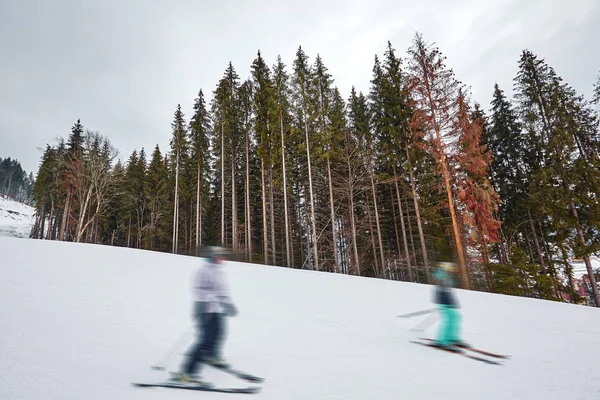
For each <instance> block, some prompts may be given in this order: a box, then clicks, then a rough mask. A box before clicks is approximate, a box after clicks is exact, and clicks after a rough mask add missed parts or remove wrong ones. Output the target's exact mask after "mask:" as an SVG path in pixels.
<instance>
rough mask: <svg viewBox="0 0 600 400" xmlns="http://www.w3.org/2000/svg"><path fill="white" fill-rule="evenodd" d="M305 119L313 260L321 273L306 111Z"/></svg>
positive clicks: (316, 268)
mask: <svg viewBox="0 0 600 400" xmlns="http://www.w3.org/2000/svg"><path fill="white" fill-rule="evenodd" d="M304 111H305V117H304V131H305V134H306V157H307V163H308V188H309V191H310V201H309V203H310V224H311V228H312V230H311V236H312V249H313V258H314V262H315V270H316V271H319V251H318V248H317V222H316V218H315V196H314V194H313V184H312V168H311V162H310V141H309V139H308V121H307V120H306V110H304Z"/></svg>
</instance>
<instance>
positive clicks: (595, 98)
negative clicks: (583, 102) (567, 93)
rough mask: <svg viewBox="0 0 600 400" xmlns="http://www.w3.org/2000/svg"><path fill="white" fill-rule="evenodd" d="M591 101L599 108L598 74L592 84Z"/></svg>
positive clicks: (599, 85) (599, 79)
mask: <svg viewBox="0 0 600 400" xmlns="http://www.w3.org/2000/svg"><path fill="white" fill-rule="evenodd" d="M592 102H593V103H595V104H596V106H598V107H599V108H600V74H599V75H598V79H597V80H596V83H595V84H594V94H593V96H592Z"/></svg>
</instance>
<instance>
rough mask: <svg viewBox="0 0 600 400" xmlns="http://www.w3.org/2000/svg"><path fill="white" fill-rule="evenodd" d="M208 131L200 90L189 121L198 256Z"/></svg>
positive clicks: (204, 194) (204, 193)
mask: <svg viewBox="0 0 600 400" xmlns="http://www.w3.org/2000/svg"><path fill="white" fill-rule="evenodd" d="M210 131H211V125H210V115H209V114H208V111H207V109H206V103H205V100H204V93H203V92H202V89H201V90H200V91H199V92H198V97H197V98H196V100H195V102H194V116H193V117H192V119H191V121H190V146H191V159H192V161H193V162H194V163H195V164H196V255H199V251H200V247H201V246H202V213H203V202H202V200H203V199H204V198H205V197H206V190H205V189H206V187H207V182H208V181H207V178H208V175H209V162H208V158H209V155H208V149H209V145H210V142H209V140H210V137H209V136H210Z"/></svg>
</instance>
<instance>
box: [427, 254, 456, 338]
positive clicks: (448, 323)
mask: <svg viewBox="0 0 600 400" xmlns="http://www.w3.org/2000/svg"><path fill="white" fill-rule="evenodd" d="M456 272H457V271H456V264H455V263H452V262H440V263H438V268H437V269H436V270H435V272H434V274H433V276H434V278H435V279H436V281H437V285H436V289H435V304H436V305H437V307H438V310H439V313H440V318H441V320H440V327H439V331H438V336H437V338H436V344H437V345H438V346H440V347H450V346H453V345H457V344H464V342H462V340H461V339H460V322H461V318H460V313H459V311H458V309H459V308H460V305H459V303H458V300H457V299H456V297H455V296H454V293H453V288H454V286H455V284H456Z"/></svg>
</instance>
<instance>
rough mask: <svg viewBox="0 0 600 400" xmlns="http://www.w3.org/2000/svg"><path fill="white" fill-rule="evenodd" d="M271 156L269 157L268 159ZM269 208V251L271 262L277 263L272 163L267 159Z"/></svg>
mask: <svg viewBox="0 0 600 400" xmlns="http://www.w3.org/2000/svg"><path fill="white" fill-rule="evenodd" d="M270 158H271V157H269V159H270ZM269 178H270V179H269V209H270V211H271V251H272V257H271V259H272V261H271V262H272V264H273V265H277V246H276V243H277V241H276V239H275V211H274V209H275V204H274V199H273V165H272V164H271V162H270V161H269Z"/></svg>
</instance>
